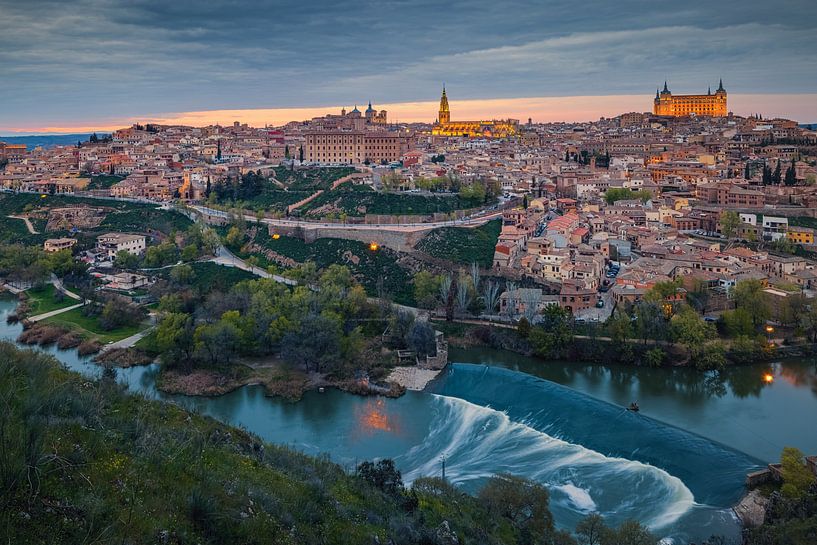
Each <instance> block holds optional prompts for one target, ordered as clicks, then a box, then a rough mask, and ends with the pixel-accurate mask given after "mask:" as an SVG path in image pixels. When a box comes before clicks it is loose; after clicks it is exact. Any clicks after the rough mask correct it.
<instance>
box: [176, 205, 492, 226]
mask: <svg viewBox="0 0 817 545" xmlns="http://www.w3.org/2000/svg"><path fill="white" fill-rule="evenodd" d="M190 208H192V209H193V210H196V211H197V212H199V213H200V214H207V215H209V216H215V217H222V218H228V217H230V214H229V213H228V212H224V211H222V210H216V209H214V208H209V207H207V206H201V205H191V206H190ZM502 212H503V211H502V210H493V211H490V212H489V213H487V214H484V215H474V216H471V217H468V218H463V219H457V220H448V221H434V222H428V223H362V224H358V223H355V224H350V223H322V222H317V221H304V220H295V219H285V218H280V219H278V218H265V219H262V220H261V222H262V223H266V224H267V225H275V226H279V227H304V228H315V227H322V228H329V229H337V230H339V231H370V230H372V229H380V230H383V231H395V232H413V231H427V230H429V229H437V228H439V227H477V226H479V225H483V224H485V223H487V222H489V221H491V220H492V219H495V218H499V217H501V216H502ZM244 219H245V220H246V221H248V222H251V223H254V222H256V221H258V220H257V219H256V217H255V216H253V215H250V214H245V215H244Z"/></svg>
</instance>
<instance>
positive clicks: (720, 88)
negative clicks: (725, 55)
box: [718, 78, 726, 93]
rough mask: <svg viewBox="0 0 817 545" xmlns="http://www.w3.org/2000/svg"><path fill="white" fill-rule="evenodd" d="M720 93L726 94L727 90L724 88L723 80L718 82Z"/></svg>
mask: <svg viewBox="0 0 817 545" xmlns="http://www.w3.org/2000/svg"><path fill="white" fill-rule="evenodd" d="M718 91H721V92H724V93H725V92H726V89H724V88H723V78H721V80H720V81H719V82H718Z"/></svg>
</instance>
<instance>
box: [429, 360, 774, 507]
mask: <svg viewBox="0 0 817 545" xmlns="http://www.w3.org/2000/svg"><path fill="white" fill-rule="evenodd" d="M429 391H432V392H434V393H437V394H440V395H444V396H451V397H456V398H460V399H464V400H466V401H469V402H471V403H475V404H477V405H483V406H489V407H491V408H492V409H495V410H497V411H501V412H503V413H505V414H507V416H508V417H509V418H510V419H511V420H513V421H515V422H520V423H523V424H525V425H526V426H529V427H531V428H533V429H536V430H538V431H541V432H543V433H546V434H547V435H549V436H551V437H554V438H558V439H561V440H564V441H566V442H569V443H573V444H578V445H582V446H584V447H586V448H588V449H591V450H593V451H596V452H599V453H601V454H604V455H605V456H610V457H621V458H626V459H628V460H636V461H639V462H643V463H645V464H649V465H652V466H654V467H657V468H661V469H663V470H665V471H666V472H668V473H669V474H670V475H673V476H675V477H678V478H680V479H681V480H682V481H683V482H684V484H685V485H686V486H687V487H688V488H689V489H690V490H691V491H692V493H693V494H694V496H695V501H696V502H697V503H702V504H707V505H712V506H718V507H730V506H732V505H733V504H734V503H736V502H737V501H738V500H739V499H740V496H741V494H742V493H743V490H744V481H745V477H746V474H747V473H749V472H751V471H755V470H757V469H759V468H761V467H762V466H763V465H765V464H763V463H762V462H761V461H760V460H757V459H755V458H753V457H751V456H749V455H747V454H745V453H742V452H740V451H737V450H735V449H732V448H730V447H727V446H725V445H722V444H719V443H717V442H715V441H712V440H709V439H706V438H704V437H701V436H698V435H695V434H693V433H690V432H687V431H685V430H682V429H680V428H676V427H674V426H671V425H668V424H665V423H663V422H659V421H656V420H653V419H652V418H650V417H648V416H645V414H644V411H642V412H641V413H634V412H631V411H627V410H626V409H625V408H624V407H618V406H616V405H612V404H610V403H606V402H604V401H601V400H598V399H595V398H593V397H590V396H588V395H585V394H582V393H580V392H577V391H575V390H572V389H570V388H567V387H565V386H562V385H559V384H555V383H553V382H550V381H547V380H544V379H540V378H537V377H534V376H531V375H525V374H521V373H517V372H514V371H510V370H507V369H502V368H498V367H487V366H483V365H471V364H462V363H456V364H452V365H451V366H450V371H449V373H443V374H442V375H441V376H440V377H439V378H438V379H437V380H436V381H435V382H433V383H432V384H431V385H430V386H429ZM645 410H647V411H648V410H649V408H648V407H645Z"/></svg>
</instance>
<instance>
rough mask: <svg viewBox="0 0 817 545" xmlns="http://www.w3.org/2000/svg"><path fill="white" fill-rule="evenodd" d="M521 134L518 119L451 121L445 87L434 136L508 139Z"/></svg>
mask: <svg viewBox="0 0 817 545" xmlns="http://www.w3.org/2000/svg"><path fill="white" fill-rule="evenodd" d="M517 132H519V120H517V119H500V120H496V119H492V120H490V121H451V110H450V109H449V107H448V97H447V96H446V94H445V87H443V95H442V96H441V97H440V111H439V115H438V116H437V122H436V123H435V124H434V127H433V128H432V129H431V134H433V135H434V136H467V137H469V138H506V137H508V136H513V135H515V134H516V133H517Z"/></svg>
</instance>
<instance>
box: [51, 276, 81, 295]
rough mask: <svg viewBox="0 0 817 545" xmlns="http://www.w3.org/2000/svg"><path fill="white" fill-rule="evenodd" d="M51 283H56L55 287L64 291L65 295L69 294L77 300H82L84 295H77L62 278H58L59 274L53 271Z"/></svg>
mask: <svg viewBox="0 0 817 545" xmlns="http://www.w3.org/2000/svg"><path fill="white" fill-rule="evenodd" d="M51 283H52V284H54V287H55V288H57V289H58V290H59V291H61V292H63V293H64V294H65V295H67V296H68V297H70V298H71V299H74V300H75V301H82V297H80V296H79V295H77V294H76V293H74V292H73V291H70V290H69V289H68V288H66V287H65V285H64V284H63V283H62V280H60V279H59V278H57V275H56V274H54V273H51Z"/></svg>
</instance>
